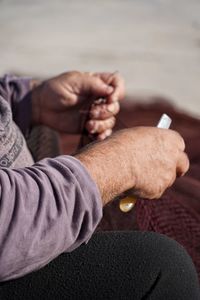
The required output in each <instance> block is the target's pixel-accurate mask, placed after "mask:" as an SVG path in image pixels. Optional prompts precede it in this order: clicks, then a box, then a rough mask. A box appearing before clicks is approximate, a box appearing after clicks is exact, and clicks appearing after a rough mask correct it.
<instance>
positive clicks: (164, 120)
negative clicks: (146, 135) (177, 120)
mask: <svg viewBox="0 0 200 300" xmlns="http://www.w3.org/2000/svg"><path fill="white" fill-rule="evenodd" d="M171 122H172V119H171V118H170V117H169V116H168V115H166V114H163V115H162V116H161V118H160V120H159V122H158V125H157V127H158V128H166V129H169V127H170V125H171Z"/></svg>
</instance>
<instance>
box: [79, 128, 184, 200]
mask: <svg viewBox="0 0 200 300" xmlns="http://www.w3.org/2000/svg"><path fill="white" fill-rule="evenodd" d="M184 150H185V143H184V141H183V139H182V137H181V136H180V135H179V134H178V133H177V132H175V131H173V130H169V129H167V130H166V129H160V128H156V127H135V128H130V129H124V130H121V131H118V132H116V133H114V134H113V135H112V136H111V137H109V138H108V139H106V140H105V141H102V142H100V143H96V144H95V143H94V144H91V145H89V146H88V147H86V148H84V149H83V150H82V151H81V152H80V153H78V154H77V155H76V157H77V158H78V159H80V161H81V162H82V163H83V164H84V165H85V167H86V168H87V169H88V171H89V173H90V174H91V176H92V177H93V179H94V181H95V182H96V183H97V185H98V187H99V190H100V192H101V196H102V200H103V204H106V203H107V202H109V201H110V200H111V199H113V197H115V196H116V195H119V194H121V193H122V192H124V191H127V190H130V193H132V194H134V195H135V194H136V195H138V196H140V197H143V198H148V199H154V198H159V197H160V196H161V195H162V194H163V193H164V191H165V190H166V189H167V188H168V187H170V186H171V185H172V184H173V182H174V181H175V179H176V177H177V176H183V175H184V174H185V173H186V172H187V170H188V168H189V160H188V157H187V155H186V153H185V152H184Z"/></svg>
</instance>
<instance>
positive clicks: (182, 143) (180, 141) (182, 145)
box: [171, 130, 185, 151]
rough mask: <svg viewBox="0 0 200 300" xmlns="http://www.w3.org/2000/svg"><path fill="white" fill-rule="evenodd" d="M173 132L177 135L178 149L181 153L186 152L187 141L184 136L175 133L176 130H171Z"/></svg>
mask: <svg viewBox="0 0 200 300" xmlns="http://www.w3.org/2000/svg"><path fill="white" fill-rule="evenodd" d="M171 131H173V132H174V134H175V138H176V142H177V148H178V149H179V150H180V151H185V141H184V139H183V138H182V136H181V135H180V134H179V133H178V132H177V131H174V130H171Z"/></svg>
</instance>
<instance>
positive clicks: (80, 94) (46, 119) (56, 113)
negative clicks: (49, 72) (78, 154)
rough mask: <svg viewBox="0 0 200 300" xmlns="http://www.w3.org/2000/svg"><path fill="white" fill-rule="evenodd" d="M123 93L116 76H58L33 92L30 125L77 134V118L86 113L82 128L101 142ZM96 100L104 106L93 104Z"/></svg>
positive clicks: (107, 133) (78, 74) (120, 78)
mask: <svg viewBox="0 0 200 300" xmlns="http://www.w3.org/2000/svg"><path fill="white" fill-rule="evenodd" d="M124 90H125V89H124V80H123V79H122V77H121V76H120V75H119V74H118V73H81V72H77V71H72V72H67V73H64V74H61V75H60V76H57V77H55V78H52V79H50V80H47V81H44V82H42V83H41V84H39V85H37V87H35V88H34V89H33V91H32V112H33V123H35V124H43V125H46V126H49V127H51V128H53V129H56V130H58V131H60V132H66V133H80V130H81V125H80V124H81V116H82V114H84V113H87V111H89V120H88V122H87V123H86V128H87V130H88V132H89V133H92V134H94V133H96V134H97V135H98V137H99V139H103V138H105V137H106V136H108V135H110V134H111V132H112V128H113V126H114V124H115V115H116V114H117V113H118V112H119V101H120V100H122V98H123V97H124ZM100 98H103V99H104V100H105V101H104V102H105V103H103V104H98V105H95V100H98V99H100ZM89 109H90V110H89ZM83 110H84V111H83Z"/></svg>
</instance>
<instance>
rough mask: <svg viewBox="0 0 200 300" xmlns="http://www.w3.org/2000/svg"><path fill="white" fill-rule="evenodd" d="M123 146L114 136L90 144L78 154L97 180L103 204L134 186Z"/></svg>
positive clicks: (77, 156)
mask: <svg viewBox="0 0 200 300" xmlns="http://www.w3.org/2000/svg"><path fill="white" fill-rule="evenodd" d="M123 148H124V147H121V145H120V143H118V142H116V141H115V138H112V140H111V139H107V140H105V141H102V142H99V143H96V144H93V145H92V146H91V145H89V146H88V147H86V148H84V149H83V151H82V150H81V152H80V153H78V154H77V155H76V158H78V159H79V160H80V161H81V162H82V164H83V165H84V166H85V167H86V168H87V170H88V172H89V173H90V175H91V177H92V178H93V180H94V181H95V182H96V184H97V186H98V188H99V190H100V193H101V199H102V202H103V205H105V204H107V203H108V202H109V201H111V200H112V199H113V198H114V197H115V196H117V195H119V194H121V193H123V192H124V191H126V190H128V189H130V188H132V187H133V186H134V181H133V176H130V174H131V171H130V170H129V169H130V166H129V164H128V160H127V159H126V154H125V155H124V150H123Z"/></svg>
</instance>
